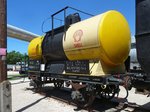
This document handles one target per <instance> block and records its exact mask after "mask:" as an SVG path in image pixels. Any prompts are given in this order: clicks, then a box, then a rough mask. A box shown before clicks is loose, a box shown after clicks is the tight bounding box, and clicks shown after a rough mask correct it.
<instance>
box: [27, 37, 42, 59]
mask: <svg viewBox="0 0 150 112" xmlns="http://www.w3.org/2000/svg"><path fill="white" fill-rule="evenodd" d="M42 40H43V36H40V37H37V38H35V39H33V40H32V41H31V42H30V44H29V46H28V55H29V58H30V59H35V60H39V59H41V57H42V49H41V44H42Z"/></svg>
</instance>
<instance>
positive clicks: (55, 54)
mask: <svg viewBox="0 0 150 112" xmlns="http://www.w3.org/2000/svg"><path fill="white" fill-rule="evenodd" d="M79 21H81V18H80V15H79V14H78V13H74V14H70V15H68V16H67V17H66V18H65V25H64V26H61V27H58V28H55V29H53V28H52V30H51V31H49V32H47V33H46V35H45V37H44V40H43V42H42V55H43V58H44V59H45V60H47V61H63V60H64V61H65V60H68V59H67V57H66V55H65V52H64V49H63V35H65V33H66V30H67V29H68V28H69V27H70V25H71V24H73V23H76V22H79ZM52 26H53V25H52Z"/></svg>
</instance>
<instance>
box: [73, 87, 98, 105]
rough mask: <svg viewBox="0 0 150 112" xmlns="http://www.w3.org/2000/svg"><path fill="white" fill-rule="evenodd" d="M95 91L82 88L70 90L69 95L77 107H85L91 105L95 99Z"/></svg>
mask: <svg viewBox="0 0 150 112" xmlns="http://www.w3.org/2000/svg"><path fill="white" fill-rule="evenodd" d="M95 96H96V94H95V91H94V90H92V91H86V88H82V89H80V90H75V91H72V94H71V97H72V99H73V102H74V103H76V105H77V107H79V108H86V107H88V106H90V105H92V103H93V101H94V100H95Z"/></svg>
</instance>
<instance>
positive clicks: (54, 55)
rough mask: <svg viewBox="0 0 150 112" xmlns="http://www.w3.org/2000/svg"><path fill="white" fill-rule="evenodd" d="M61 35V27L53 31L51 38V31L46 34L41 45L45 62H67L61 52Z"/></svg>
mask: <svg viewBox="0 0 150 112" xmlns="http://www.w3.org/2000/svg"><path fill="white" fill-rule="evenodd" d="M63 34H64V27H63V26H62V27H59V28H57V29H55V30H54V33H53V36H52V31H49V32H47V33H46V35H45V37H44V40H43V43H42V54H43V56H44V58H45V59H46V60H48V61H55V60H57V61H60V60H67V57H66V55H65V52H64V50H63V40H62V39H63Z"/></svg>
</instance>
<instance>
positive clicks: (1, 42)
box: [0, 0, 12, 112]
mask: <svg viewBox="0 0 150 112" xmlns="http://www.w3.org/2000/svg"><path fill="white" fill-rule="evenodd" d="M6 3H7V1H6V0H0V112H11V111H12V109H11V84H10V83H9V81H7V63H6V49H7V17H6V15H7V12H6V9H7V8H6V5H7V4H6Z"/></svg>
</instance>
